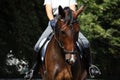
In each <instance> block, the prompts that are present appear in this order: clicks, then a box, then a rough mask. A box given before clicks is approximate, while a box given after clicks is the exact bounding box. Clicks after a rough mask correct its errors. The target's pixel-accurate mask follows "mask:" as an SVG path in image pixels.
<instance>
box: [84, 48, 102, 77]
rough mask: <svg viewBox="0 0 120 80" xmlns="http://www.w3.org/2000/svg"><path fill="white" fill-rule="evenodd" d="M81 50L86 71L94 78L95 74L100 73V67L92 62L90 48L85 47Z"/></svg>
mask: <svg viewBox="0 0 120 80" xmlns="http://www.w3.org/2000/svg"><path fill="white" fill-rule="evenodd" d="M83 51H84V54H83V56H84V58H85V61H86V68H87V72H88V74H89V75H90V77H91V78H94V77H95V76H98V75H100V74H101V72H100V69H99V68H98V67H97V66H95V65H93V64H92V58H91V53H90V48H85V49H84V50H83Z"/></svg>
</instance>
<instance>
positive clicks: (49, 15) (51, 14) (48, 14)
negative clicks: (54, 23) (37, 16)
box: [45, 4, 54, 20]
mask: <svg viewBox="0 0 120 80" xmlns="http://www.w3.org/2000/svg"><path fill="white" fill-rule="evenodd" d="M45 9H46V13H47V17H48V19H49V20H53V19H54V16H53V13H52V5H51V4H46V5H45Z"/></svg>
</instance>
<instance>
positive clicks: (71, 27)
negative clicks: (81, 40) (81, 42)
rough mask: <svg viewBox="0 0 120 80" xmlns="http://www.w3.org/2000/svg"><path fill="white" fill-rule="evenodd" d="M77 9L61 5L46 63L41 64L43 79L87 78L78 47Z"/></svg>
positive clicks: (67, 79)
mask: <svg viewBox="0 0 120 80" xmlns="http://www.w3.org/2000/svg"><path fill="white" fill-rule="evenodd" d="M83 7H84V6H81V7H80V8H79V9H78V10H77V11H72V10H71V9H70V8H69V7H65V8H64V9H63V8H62V7H61V6H59V14H58V15H57V18H56V26H55V28H54V35H53V36H52V38H51V40H50V41H49V43H48V46H47V49H46V53H45V59H44V63H43V64H41V65H40V74H41V77H42V78H43V80H85V79H86V76H87V71H86V68H85V61H84V59H83V58H82V57H81V56H80V54H81V53H80V51H79V50H78V47H77V43H76V42H77V40H78V33H79V30H80V26H79V23H78V19H77V18H78V15H79V14H80V13H81V12H82V10H83Z"/></svg>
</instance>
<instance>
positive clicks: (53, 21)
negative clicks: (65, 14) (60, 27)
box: [50, 19, 56, 30]
mask: <svg viewBox="0 0 120 80" xmlns="http://www.w3.org/2000/svg"><path fill="white" fill-rule="evenodd" d="M50 25H51V27H52V29H53V30H54V28H55V25H56V20H55V19H52V20H50Z"/></svg>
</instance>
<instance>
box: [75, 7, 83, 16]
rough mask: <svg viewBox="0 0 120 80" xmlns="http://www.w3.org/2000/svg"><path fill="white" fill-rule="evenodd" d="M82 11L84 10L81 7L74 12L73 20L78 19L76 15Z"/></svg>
mask: <svg viewBox="0 0 120 80" xmlns="http://www.w3.org/2000/svg"><path fill="white" fill-rule="evenodd" d="M83 9H84V5H82V6H81V7H80V8H79V9H78V10H77V11H75V12H74V14H75V18H77V17H78V15H79V14H80V13H81V12H82V11H83Z"/></svg>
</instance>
